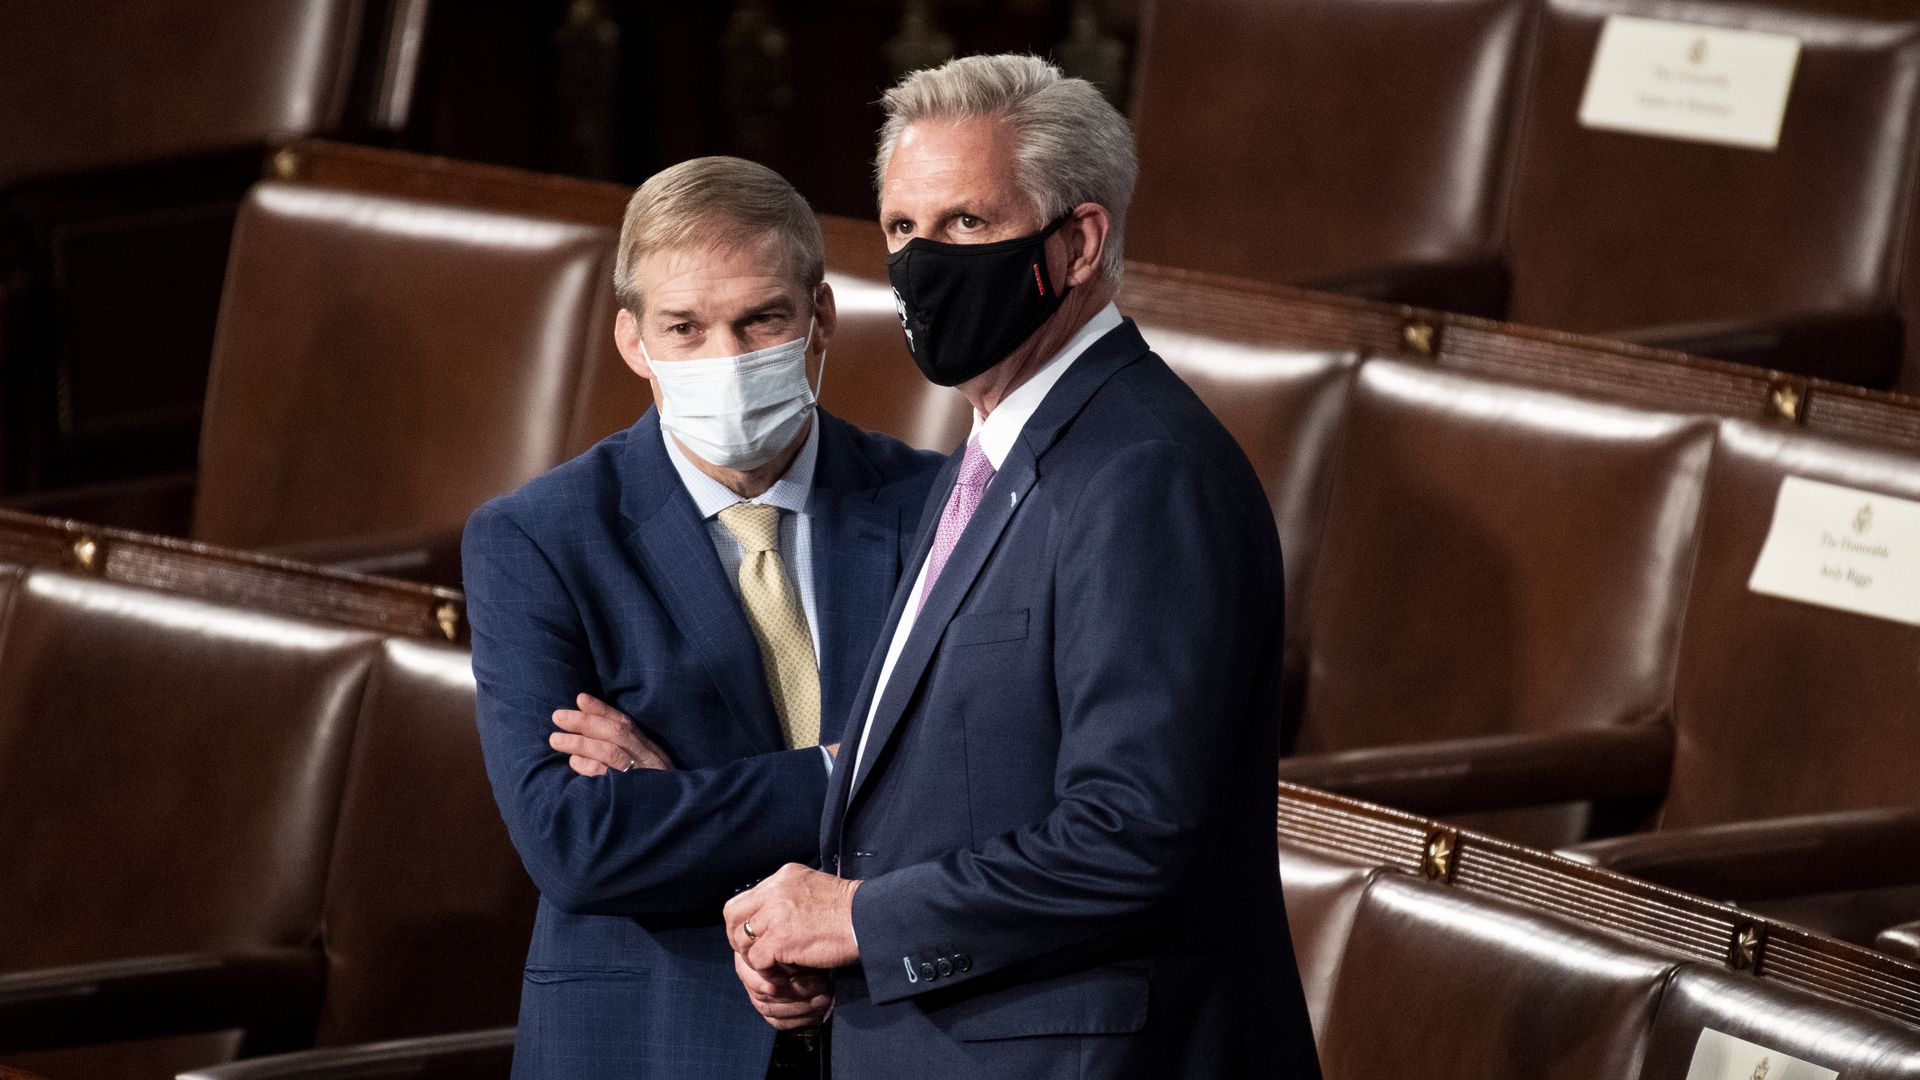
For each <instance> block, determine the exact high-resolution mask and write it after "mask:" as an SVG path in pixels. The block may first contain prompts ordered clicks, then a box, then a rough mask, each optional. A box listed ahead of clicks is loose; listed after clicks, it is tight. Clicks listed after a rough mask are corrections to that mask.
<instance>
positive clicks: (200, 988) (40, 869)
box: [0, 570, 379, 1076]
mask: <svg viewBox="0 0 1920 1080" xmlns="http://www.w3.org/2000/svg"><path fill="white" fill-rule="evenodd" d="M12 577H13V579H14V584H13V586H12V598H11V601H10V603H9V605H8V608H7V612H6V621H5V634H4V640H3V641H0V789H4V790H5V791H6V792H7V797H6V798H5V799H4V800H0V864H4V865H6V866H8V867H10V868H12V869H11V870H10V871H9V873H8V875H7V877H8V880H7V887H6V888H5V889H4V890H0V957H3V958H4V971H3V972H0V1055H4V1059H5V1060H6V1061H7V1062H8V1063H10V1064H14V1065H17V1066H20V1067H24V1068H31V1069H33V1070H35V1071H39V1072H44V1073H47V1074H49V1075H53V1076H59V1075H63V1074H72V1075H86V1076H114V1075H127V1076H157V1075H166V1074H167V1073H166V1070H171V1069H176V1068H179V1067H184V1066H186V1065H191V1064H195V1063H197V1062H199V1061H205V1060H206V1057H205V1056H204V1055H206V1054H208V1053H210V1052H211V1053H219V1054H231V1053H232V1052H233V1051H234V1050H235V1049H236V1043H235V1040H232V1039H228V1038H216V1039H212V1040H208V1039H205V1038H192V1039H188V1040H186V1041H185V1042H184V1043H183V1042H179V1041H174V1042H168V1043H157V1044H155V1043H149V1044H146V1045H139V1044H133V1045H123V1046H117V1047H105V1048H102V1049H99V1050H89V1051H76V1052H57V1053H44V1054H42V1053H32V1051H35V1050H39V1049H45V1048H52V1047H61V1046H72V1045H78V1044H82V1043H106V1042H109V1041H112V1040H126V1039H142V1038H145V1037H148V1036H158V1035H173V1034H178V1033H191V1032H222V1031H227V1030H230V1029H249V1030H250V1032H251V1037H250V1038H249V1039H248V1041H247V1042H246V1044H245V1047H244V1048H245V1049H247V1050H249V1051H254V1052H258V1051H262V1050H268V1049H274V1048H286V1047H291V1046H299V1045H303V1044H304V1043H305V1041H306V1040H307V1039H308V1038H309V1037H310V1036H311V1033H312V1027H311V1025H312V1016H313V1007H314V1005H315V1004H316V1003H317V998H318V993H319V988H320V984H321V976H322V971H321V968H320V963H319V958H318V956H317V954H315V953H314V951H313V950H312V949H311V948H310V947H309V942H311V941H312V940H313V939H314V938H315V936H316V935H317V934H318V933H319V930H320V926H321V895H322V893H321V890H322V885H323V883H324V881H325V876H326V867H327V860H328V855H329V850H330V847H331V843H330V838H331V836H332V827H333V822H334V819H335V817H336V815H337V813H338V812H339V807H340V795H341V785H342V780H343V776H344V773H345V766H346V761H347V754H348V750H349V745H350V742H351V739H352V736H353V731H354V719H355V712H356V710H357V708H358V704H359V700H360V697H361V692H362V688H363V687H364V685H365V682H366V680H367V678H368V674H369V672H370V670H371V669H372V667H373V665H374V663H375V661H376V659H377V656H378V643H379V638H378V637H377V636H376V635H374V634H372V633H369V632H366V631H362V630H353V629H346V628H340V627H335V626H331V625H327V624H323V623H319V622H315V621H311V620H306V619H299V618H291V617H286V616H280V615H273V614H269V613H264V612H258V611H250V610H247V609H244V608H236V607H232V606H228V605H221V604H214V603H208V602H205V601H201V600H197V599H194V598H192V597H187V596H181V595H177V594H169V593H165V592H160V591H156V590H150V589H141V588H134V587H130V586H125V585H121V584H117V583H113V582H109V581H104V580H100V579H98V578H89V577H82V576H76V575H72V574H67V573H62V572H58V571H47V570H32V571H14V572H13V573H12Z"/></svg>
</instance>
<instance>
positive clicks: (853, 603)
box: [463, 411, 940, 1080]
mask: <svg viewBox="0 0 1920 1080" xmlns="http://www.w3.org/2000/svg"><path fill="white" fill-rule="evenodd" d="M816 415H817V417H818V423H819V424H820V425H821V430H820V445H819V457H818V459H817V462H816V465H815V471H814V486H813V492H812V494H811V496H810V499H809V504H808V512H809V513H810V514H811V515H813V527H814V533H813V537H812V539H813V550H814V568H813V569H814V582H815V598H816V605H817V609H818V614H819V619H820V623H821V625H820V627H819V638H820V642H821V653H822V655H821V657H820V661H821V663H820V671H821V678H820V683H821V698H822V702H821V715H822V717H823V718H832V719H833V720H836V721H837V720H838V719H840V718H842V717H845V716H846V715H847V713H848V711H849V709H850V705H851V702H852V700H853V697H854V694H855V692H856V691H857V689H858V682H859V678H860V672H861V671H862V670H863V668H864V667H865V665H866V661H867V657H868V655H869V654H870V653H871V652H872V650H873V647H874V643H875V641H876V640H877V639H878V637H879V633H880V629H881V624H882V622H883V620H884V618H885V614H886V604H887V598H888V596H889V595H890V594H891V593H892V591H893V588H894V584H895V581H896V579H897V578H898V577H899V575H900V572H901V568H902V566H903V565H904V557H905V555H906V554H907V550H908V549H909V548H910V542H911V538H912V535H913V526H914V523H915V521H916V519H917V517H918V514H919V511H920V506H921V504H922V503H923V502H924V501H925V499H926V496H927V491H928V489H929V485H930V484H931V482H932V480H933V476H934V473H935V472H936V470H937V468H938V465H939V461H940V459H939V458H938V457H937V456H936V455H932V454H926V453H923V452H920V451H915V450H912V449H909V448H908V447H906V446H904V445H902V444H900V443H898V442H895V441H894V440H892V439H889V438H887V437H885V436H880V435H871V434H867V433H865V432H862V431H859V430H858V429H856V428H854V427H852V426H851V425H849V424H846V423H844V422H842V421H840V420H836V419H834V418H832V417H830V416H828V415H826V414H825V413H824V412H822V413H817V414H816ZM463 558H464V561H465V571H466V588H467V604H468V613H469V618H470V620H471V624H472V627H473V670H474V675H475V678H476V679H477V681H478V684H479V724H480V737H481V742H482V746H483V749H484V751H485V754H486V762H487V773H488V777H489V779H490V780H491V781H492V784H493V792H494V797H495V799H496V800H497V801H498V802H499V804H500V812H501V815H502V816H503V817H504V818H505V819H506V823H507V828H508V831H509V833H511V835H512V837H513V842H514V845H515V847H516V848H518V849H519V852H520V857H521V860H522V861H523V862H524V863H525V864H526V868H527V871H528V873H529V874H531V875H532V877H533V880H534V883H535V884H536V885H537V886H538V887H539V889H540V894H541V899H540V905H539V913H538V916H537V920H536V923H535V926H534V934H533V942H532V947H531V950H530V952H529V954H528V957H527V969H526V981H525V984H524V986H523V988H522V992H521V1011H520V1028H519V1035H518V1040H517V1045H516V1049H515V1058H514V1075H515V1076H516V1077H519V1078H535V1077H537V1078H548V1077H552V1078H556V1080H557V1078H561V1077H566V1078H575V1077H595V1076H620V1077H636V1078H637V1077H671V1078H674V1080H689V1078H693V1080H705V1078H712V1080H721V1078H729V1080H730V1078H741V1080H746V1078H753V1080H759V1078H761V1077H764V1076H765V1074H766V1068H767V1059H768V1056H769V1053H770V1050H771V1047H772V1040H773V1029H772V1028H770V1027H768V1026H767V1023H766V1022H765V1021H764V1020H762V1019H761V1018H760V1017H759V1015H758V1014H757V1013H755V1012H754V1011H753V1009H752V1007H751V1006H750V1005H749V1003H748V1002H747V998H746V994H745V992H744V991H743V990H742V989H741V987H740V983H739V980H738V979H737V978H736V977H735V975H734V972H733V966H732V953H731V951H730V950H729V948H728V946H727V941H726V934H725V929H724V927H723V925H722V923H721V917H720V909H721V905H722V904H723V903H724V902H725V901H726V899H727V898H728V896H729V895H730V894H731V893H732V892H733V891H734V890H736V889H738V888H740V887H742V886H744V885H747V884H749V883H751V882H752V881H754V880H755V879H757V878H759V877H762V876H764V875H765V874H767V873H769V872H771V871H772V870H774V869H776V868H778V867H779V866H780V865H781V864H783V863H785V862H789V861H807V860H810V859H811V858H812V856H813V855H814V853H815V851H816V849H817V844H818V835H819V834H818V828H819V821H820V806H821V803H822V801H823V800H824V798H825V794H826V786H827V781H826V769H825V767H824V763H823V761H822V758H821V755H820V751H819V750H818V749H817V748H803V749H799V750H787V749H786V748H785V743H784V740H783V738H782V736H781V732H780V725H779V721H778V719H777V718H776V716H775V713H774V709H773V701H772V698H771V696H770V694H769V691H768V690H767V683H766V677H765V675H764V673H763V672H764V669H763V667H762V665H761V661H760V654H759V650H758V646H757V644H756V643H755V641H754V637H753V632H752V630H751V629H750V628H749V626H748V624H747V621H746V616H745V614H744V612H743V611H742V609H741V606H740V601H739V599H738V596H737V593H736V592H735V590H734V587H733V586H732V584H731V583H729V582H728V581H727V580H726V577H725V576H724V572H723V571H722V569H721V565H720V560H719V557H718V556H717V555H716V554H715V552H714V549H713V542H712V540H710V539H709V538H708V534H707V531H706V528H705V527H704V525H703V524H702V523H701V521H700V519H699V514H698V512H697V511H696V510H695V508H694V505H693V500H692V497H691V496H689V495H688V494H687V491H686V487H685V485H684V484H682V483H681V481H680V478H679V475H678V474H677V473H676V472H675V471H674V468H673V464H672V461H671V459H669V457H668V456H667V452H666V448H665V446H664V445H663V444H662V443H661V435H660V422H659V417H658V415H657V414H656V413H654V412H652V411H649V412H648V413H647V414H646V415H645V416H643V417H641V419H640V420H639V422H638V423H636V424H635V425H634V426H633V427H631V428H629V429H628V430H626V431H624V432H621V433H619V434H616V435H613V436H611V437H610V438H608V439H606V440H604V441H602V442H601V443H600V444H599V445H597V446H595V447H593V448H592V449H591V450H589V451H587V452H586V453H585V454H583V455H581V456H580V457H578V458H575V459H574V460H573V461H570V462H568V463H567V464H565V465H562V466H560V467H559V468H557V469H555V470H553V471H552V472H550V473H548V474H546V475H545V476H542V477H540V478H538V479H536V480H534V481H532V482H530V483H528V484H527V485H525V486H524V487H522V488H520V489H519V490H517V491H514V492H512V493H511V494H508V495H503V496H501V497H499V498H497V499H494V500H493V501H491V502H489V503H487V504H486V505H485V506H483V507H481V508H480V509H479V510H478V511H477V512H475V513H474V515H473V517H472V519H471V520H470V521H469V522H468V523H467V531H466V536H465V543H464V550H463ZM582 691H585V692H587V693H591V694H594V695H596V696H598V697H600V698H602V699H603V700H606V701H608V702H609V703H611V704H612V705H614V706H615V707H616V708H619V709H620V710H622V711H623V712H625V713H627V714H628V715H629V716H631V717H633V718H634V719H635V721H636V722H637V723H638V724H639V725H640V726H641V727H642V728H643V729H644V730H645V731H646V733H647V734H648V735H649V736H651V737H652V739H653V740H654V741H655V742H656V743H658V744H659V745H660V747H661V748H662V749H664V750H665V751H666V753H667V754H668V756H669V757H670V758H671V759H672V761H673V765H674V769H675V771H672V772H652V771H646V770H639V769H636V770H633V771H632V772H629V773H625V774H608V775H606V776H599V777H581V776H577V775H575V774H574V773H573V772H572V770H570V769H569V768H568V767H567V760H566V757H565V756H564V755H562V754H559V753H556V752H555V751H553V750H552V749H551V748H550V747H549V746H548V745H547V737H548V736H549V735H550V734H551V733H552V732H553V731H554V730H556V729H555V728H554V726H553V724H552V720H551V717H552V713H553V710H555V709H558V708H570V707H572V702H573V699H574V696H575V695H576V694H578V693H580V692H582ZM825 734H826V735H827V737H828V741H831V740H832V739H833V738H834V737H835V736H836V735H837V734H838V732H837V730H835V729H833V728H832V727H831V726H829V727H828V730H827V731H825Z"/></svg>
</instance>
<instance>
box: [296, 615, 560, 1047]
mask: <svg viewBox="0 0 1920 1080" xmlns="http://www.w3.org/2000/svg"><path fill="white" fill-rule="evenodd" d="M473 710H474V687H473V660H472V656H471V654H470V653H468V652H467V650H465V649H461V648H453V647H451V646H445V645H433V644H429V643H427V642H422V641H413V640H407V639H404V638H389V639H387V641H386V642H385V643H384V645H383V647H382V650H381V655H380V662H379V664H378V666H376V667H375V669H374V672H373V676H372V679H371V681H370V683H369V685H368V687H367V693H366V700H365V702H364V703H363V705H362V707H361V711H360V718H359V725H358V731H357V733H356V735H355V737H354V744H353V755H352V758H351V760H350V762H349V765H348V769H347V779H346V789H345V792H344V794H343V796H342V799H341V811H340V819H339V823H338V825H337V826H336V828H335V830H334V840H333V858H332V861H331V865H330V867H329V869H328V872H327V893H326V908H325V931H324V934H323V938H322V942H323V945H324V947H325V949H326V954H327V977H326V988H325V997H324V998H323V1000H322V1003H321V1009H320V1023H319V1028H318V1030H317V1032H316V1033H315V1037H314V1041H315V1044H316V1045H318V1046H323V1047H326V1046H339V1045H343V1044H347V1043H366V1042H375V1041H380V1040H386V1039H395V1038H402V1037H407V1038H413V1037H419V1036H426V1035H439V1034H445V1033H453V1032H465V1031H471V1030H474V1029H478V1028H491V1027H496V1026H499V1025H503V1024H511V1023H513V1021H514V1018H515V1017H516V1016H517V1015H518V1011H519V1002H520V978H521V969H522V967H523V966H524V964H525V960H526V954H527V941H528V938H529V936H530V934H531V932H532V929H533V910H534V901H535V893H534V889H533V884H532V882H531V881H529V880H528V878H527V875H526V871H524V870H523V869H521V866H520V858H519V856H518V855H517V854H516V853H515V852H514V850H513V846H512V844H511V843H510V842H509V841H508V839H507V830H506V827H505V826H504V825H502V824H501V822H500V815H499V812H498V811H497V810H496V809H495V806H494V802H493V793H492V791H491V790H489V788H488V787H487V778H486V769H485V767H484V766H483V764H482V762H481V760H480V739H479V735H478V733H477V731H476V730H475V728H474V724H473Z"/></svg>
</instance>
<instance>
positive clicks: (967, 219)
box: [960, 214, 980, 229]
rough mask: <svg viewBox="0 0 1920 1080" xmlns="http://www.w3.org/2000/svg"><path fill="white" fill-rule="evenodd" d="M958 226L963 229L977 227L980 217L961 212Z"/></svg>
mask: <svg viewBox="0 0 1920 1080" xmlns="http://www.w3.org/2000/svg"><path fill="white" fill-rule="evenodd" d="M960 227H961V228H963V229H977V228H979V227H980V219H979V218H977V217H974V216H973V215H972V214H961V215H960Z"/></svg>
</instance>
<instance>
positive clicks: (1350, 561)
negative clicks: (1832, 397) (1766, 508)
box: [1299, 359, 1713, 842]
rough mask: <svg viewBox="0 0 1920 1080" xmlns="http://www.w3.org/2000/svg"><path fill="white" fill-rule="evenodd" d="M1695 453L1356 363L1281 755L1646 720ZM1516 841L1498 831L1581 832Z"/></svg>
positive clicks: (1655, 693) (1691, 433)
mask: <svg viewBox="0 0 1920 1080" xmlns="http://www.w3.org/2000/svg"><path fill="white" fill-rule="evenodd" d="M1712 437H1713V426H1712V425H1711V424H1710V423H1708V422H1705V421H1702V420H1698V419H1693V418H1689V417H1686V416H1682V415H1676V414H1666V413H1658V412H1650V411H1646V410H1640V409H1629V408H1626V407H1622V406H1617V405H1612V404H1608V403H1606V402H1603V401H1599V400H1594V399H1586V398H1579V397H1573V396H1570V395H1564V394H1559V393H1552V392H1547V391H1543V390H1537V389H1531V388H1526V387H1523V386H1519V385H1514V384H1508V383H1502V382H1496V381H1492V380H1483V379H1477V378H1472V377H1468V376H1463V375H1458V374H1453V373H1449V372H1442V371H1435V370H1431V369H1428V368H1423V367H1418V366H1414V365H1412V364H1408V363H1405V362H1401V361H1395V360H1386V359H1376V360H1371V361H1369V362H1367V363H1366V364H1365V365H1364V366H1363V367H1362V368H1361V369H1360V371H1359V374H1358V375H1357V376H1356V377H1355V380H1354V390H1353V394H1352V399H1351V401H1350V402H1349V404H1348V407H1347V414H1346V419H1345V422H1344V433H1343V436H1342V441H1341V447H1340V450H1339V453H1338V456H1337V460H1336V463H1335V465H1334V478H1333V486H1332V494H1331V496H1330V498H1329V502H1328V509H1327V513H1326V525H1325V528H1324V532H1323V534H1322V536H1321V540H1320V550H1321V557H1320V559H1319V563H1318V566H1317V568H1316V571H1315V574H1314V581H1313V585H1312V590H1313V591H1312V595H1311V597H1310V601H1309V602H1310V604H1311V611H1310V613H1309V615H1308V623H1309V626H1310V630H1311V635H1312V636H1311V640H1310V642H1309V646H1308V647H1309V650H1310V660H1309V667H1308V684H1307V701H1306V713H1305V716H1304V718H1303V721H1302V727H1301V731H1300V738H1299V749H1300V750H1302V751H1303V752H1304V751H1332V750H1348V749H1355V748H1362V747H1372V746H1381V745H1391V744H1394V743H1409V742H1422V741H1433V740H1440V739H1447V738H1465V737H1469V736H1475V735H1494V734H1515V733H1525V732H1537V731H1545V730H1553V729H1567V728H1580V727H1597V726H1604V725H1613V724H1624V723H1633V722H1638V721H1646V720H1650V719H1654V718H1658V717H1661V716H1663V715H1664V714H1665V712H1666V711H1667V707H1668V702H1669V700H1670V695H1671V693H1672V685H1673V646H1674V642H1675V640H1676V637H1677V635H1678V633H1679V622H1680V620H1679V616H1680V598H1681V597H1682V596H1683V595H1684V593H1685V587H1686V581H1687V572H1688V562H1689V559H1690V557H1691V555H1692V550H1693V529H1694V524H1695V518H1696V513H1697V509H1698V500H1699V491H1700V485H1701V478H1702V475H1703V473H1704V471H1705V468H1706V464H1707V457H1708V453H1709V450H1710V448H1711V444H1712ZM1537 824H1538V827H1539V828H1541V829H1543V830H1545V831H1544V832H1542V833H1539V834H1534V833H1532V832H1529V831H1528V830H1529V829H1531V828H1533V826H1524V827H1523V826H1521V825H1518V824H1514V825H1511V826H1509V828H1508V831H1509V834H1510V835H1514V836H1515V838H1516V839H1526V840H1530V841H1535V842H1553V841H1556V840H1558V841H1559V842H1564V839H1563V838H1562V834H1563V833H1564V831H1565V830H1568V829H1572V830H1573V833H1574V835H1577V834H1578V829H1579V827H1580V826H1579V825H1578V823H1577V822H1571V821H1569V820H1567V819H1564V818H1553V817H1551V816H1549V817H1546V818H1543V820H1542V821H1541V822H1539V823H1537ZM1496 831H1498V830H1496Z"/></svg>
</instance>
